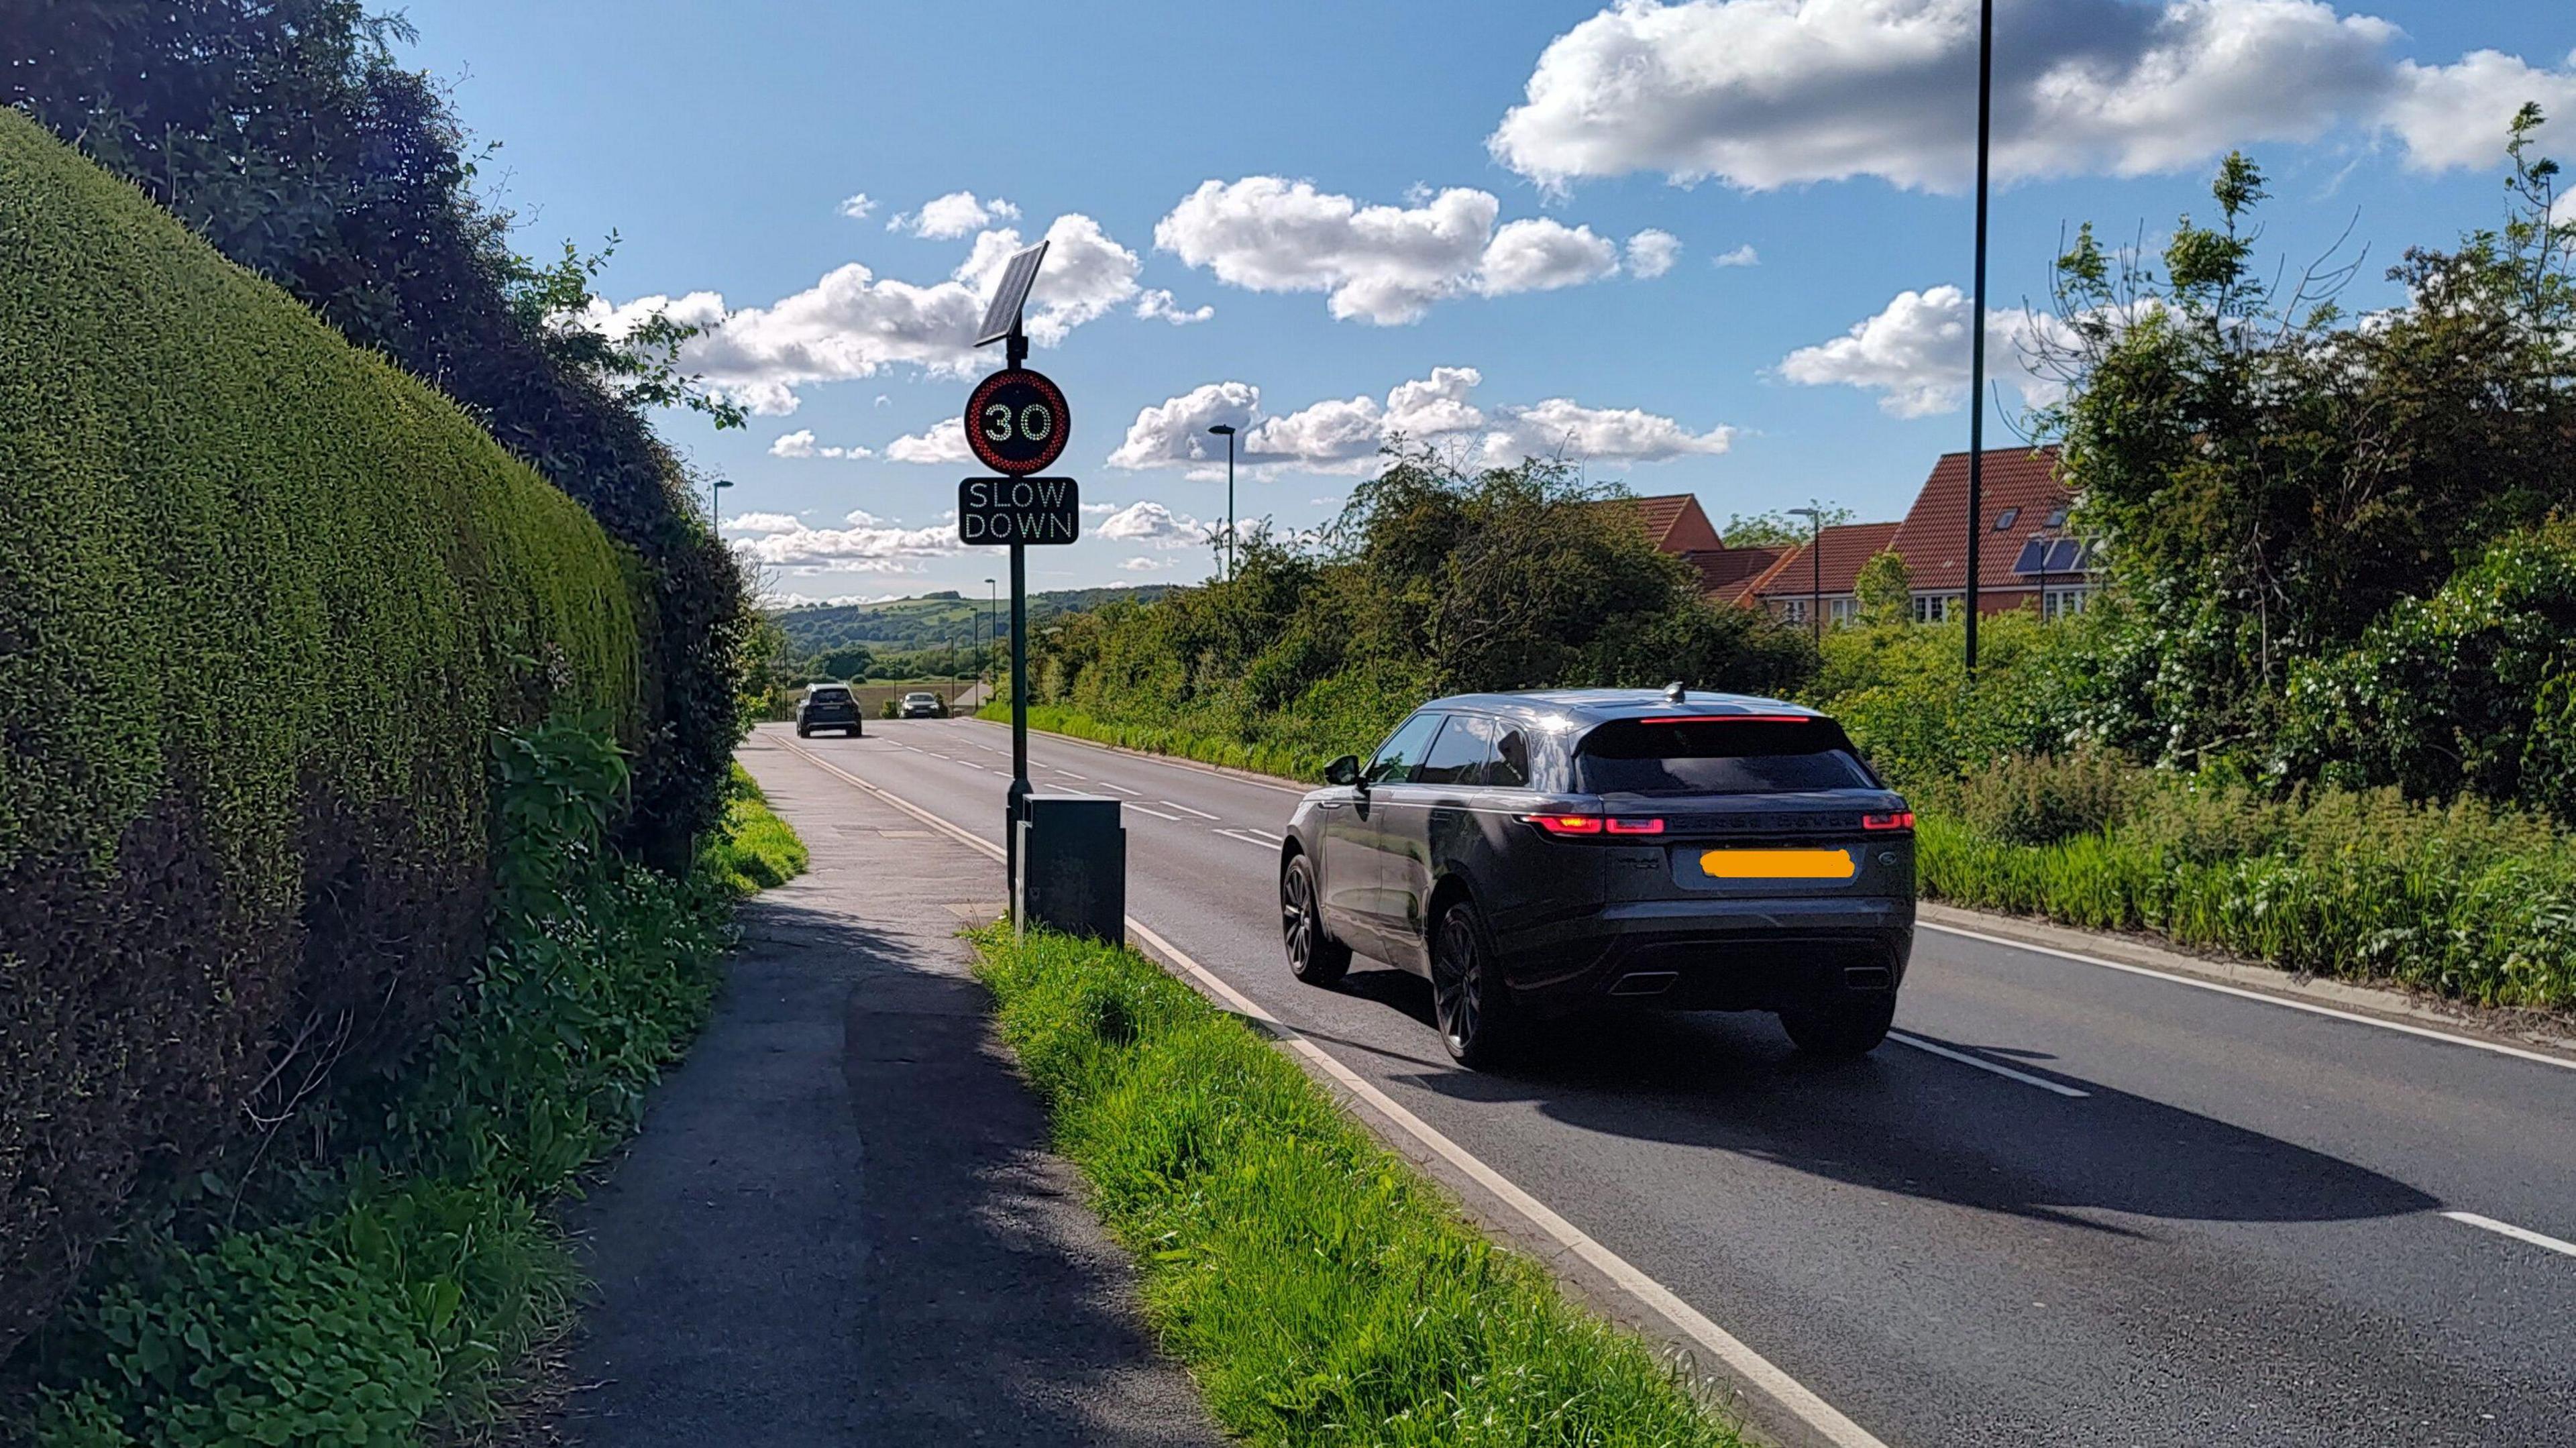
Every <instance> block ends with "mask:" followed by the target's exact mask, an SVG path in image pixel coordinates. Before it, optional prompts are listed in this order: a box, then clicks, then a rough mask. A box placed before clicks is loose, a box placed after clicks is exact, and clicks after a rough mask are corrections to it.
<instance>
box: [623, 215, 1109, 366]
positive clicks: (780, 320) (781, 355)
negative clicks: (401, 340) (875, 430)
mask: <svg viewBox="0 0 2576 1448" xmlns="http://www.w3.org/2000/svg"><path fill="white" fill-rule="evenodd" d="M1047 239H1048V241H1049V243H1050V245H1049V247H1048V251H1047V265H1046V270H1045V271H1044V272H1043V273H1041V274H1040V275H1039V277H1038V283H1037V288H1036V291H1035V293H1034V294H1033V296H1032V298H1031V313H1030V317H1029V336H1030V338H1031V340H1033V341H1035V342H1036V343H1037V344H1038V345H1040V346H1046V347H1051V346H1055V345H1057V344H1058V343H1061V342H1062V341H1063V340H1064V339H1065V337H1066V336H1067V334H1069V333H1070V332H1071V331H1072V330H1073V329H1074V328H1075V327H1078V326H1080V325H1082V324H1083V323H1085V322H1088V321H1091V320H1093V319H1095V318H1097V317H1100V316H1102V315H1104V314H1106V313H1107V312H1108V311H1109V310H1110V309H1111V308H1113V307H1116V306H1119V305H1121V304H1122V303H1124V302H1126V301H1127V300H1128V299H1130V298H1132V297H1134V296H1135V295H1136V272H1137V268H1138V263H1137V260H1136V254H1135V253H1134V252H1132V251H1129V250H1127V249H1126V248H1125V247H1122V246H1120V245H1119V244H1118V243H1117V242H1116V241H1115V240H1113V239H1111V238H1110V237H1109V235H1108V234H1107V233H1105V232H1103V231H1102V230H1101V229H1100V226H1099V223H1097V222H1095V221H1093V220H1092V219H1091V218H1090V217H1088V216H1083V215H1079V214H1074V213H1068V214H1066V215H1063V216H1059V217H1057V218H1056V219H1055V221H1054V223H1053V224H1051V225H1050V226H1049V227H1048V228H1047ZM1019 246H1020V235H1019V233H1018V232H1016V231H1011V230H1001V231H987V232H983V233H981V234H979V235H978V236H977V237H976V238H975V241H974V244H973V245H972V246H971V247H970V248H969V249H968V252H967V256H966V259H965V261H964V262H963V263H961V264H960V265H959V266H958V268H957V270H956V271H955V272H954V273H953V274H952V275H951V276H950V277H949V279H948V280H946V281H943V282H936V283H932V284H929V285H921V284H918V283H913V282H906V281H898V280H895V279H893V278H890V277H879V276H878V275H877V274H876V273H874V272H873V271H870V270H869V269H868V268H867V267H865V266H863V265H861V264H859V263H857V262H852V263H850V264H848V265H846V266H841V267H836V268H834V269H833V270H832V271H830V272H827V273H825V274H824V275H823V277H822V278H821V279H820V280H819V281H817V282H816V283H815V284H814V285H813V286H811V287H808V288H806V289H805V290H803V291H801V292H796V293H793V294H791V295H788V296H785V297H781V298H780V299H778V300H777V301H775V302H773V303H771V304H770V305H768V306H766V307H745V308H743V309H741V310H739V311H735V312H732V313H730V314H728V313H727V312H726V310H725V303H724V298H723V297H722V296H721V295H719V294H717V293H715V292H691V293H689V294H688V295H687V296H684V297H681V298H679V299H677V300H676V301H675V300H673V299H671V298H669V297H663V296H649V297H639V298H637V299H636V300H634V301H631V302H627V303H625V304H623V305H618V306H612V305H610V304H609V303H607V302H604V301H594V302H593V303H592V304H591V306H590V308H589V309H588V310H587V311H585V312H583V313H582V314H580V316H579V317H577V318H574V319H572V320H573V321H575V322H578V323H579V324H580V325H584V326H590V327H594V328H596V329H598V330H599V331H601V332H604V333H606V334H607V335H609V336H612V337H615V336H623V335H625V334H626V333H627V332H628V331H631V330H632V329H633V328H634V326H635V325H636V324H637V323H638V322H640V321H641V320H642V319H643V318H645V317H647V316H650V315H652V314H653V313H654V312H655V311H666V312H667V314H668V315H669V316H670V317H671V318H672V319H673V320H675V321H682V322H688V323H691V324H694V325H697V326H701V327H705V328H707V330H706V331H705V332H704V333H703V334H702V335H700V336H697V337H694V338H692V339H690V340H689V341H688V342H687V343H686V344H684V345H683V346H682V347H681V349H680V365H681V366H682V367H683V368H685V369H687V370H689V371H692V372H696V373H699V374H701V375H703V376H704V377H705V378H706V380H707V382H708V384H709V385H710V386H712V387H714V388H715V389H716V390H718V391H720V392H722V393H724V394H725V395H726V396H727V397H729V398H731V399H733V400H734V401H736V402H738V403H741V404H742V405H743V406H744V407H746V408H749V409H750V410H751V411H753V412H755V413H758V414H761V415H763V416H772V417H780V416H785V415H787V414H789V413H792V412H794V411H795V410H796V407H797V403H798V397H797V391H796V390H797V389H798V388H800V387H804V386H807V385H810V384H814V383H823V382H842V381H848V380H851V379H854V378H861V377H874V376H876V375H878V374H879V373H881V372H884V371H886V370H888V369H890V368H896V367H906V366H909V367H914V368H918V369H920V370H921V371H923V372H927V373H930V374H933V375H936V376H947V377H965V376H970V375H972V374H974V373H975V372H977V371H979V370H981V369H982V368H983V367H984V366H986V365H987V363H988V360H989V354H985V353H979V352H978V351H977V350H976V349H975V347H974V346H973V345H972V343H973V341H974V331H975V324H976V322H977V321H979V320H980V319H981V318H982V317H983V314H984V302H985V299H986V297H987V296H988V295H989V294H990V292H991V290H992V286H993V281H994V276H995V273H996V272H997V271H998V270H999V268H1000V266H1001V265H1002V262H1003V261H1004V260H1005V259H1007V258H1008V257H1009V255H1010V254H1011V253H1012V252H1013V251H1015V250H1017V249H1018V248H1019Z"/></svg>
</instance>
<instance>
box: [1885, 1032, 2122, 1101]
mask: <svg viewBox="0 0 2576 1448" xmlns="http://www.w3.org/2000/svg"><path fill="white" fill-rule="evenodd" d="M1887 1038H1888V1039H1889V1040H1891V1041H1894V1042H1896V1043H1897V1044H1898V1045H1900V1046H1912V1047H1913V1048H1914V1049H1916V1050H1918V1051H1929V1052H1931V1053H1932V1054H1933V1055H1935V1056H1940V1057H1943V1058H1945V1059H1947V1060H1952V1061H1956V1062H1958V1063H1959V1064H1961V1065H1963V1066H1974V1067H1976V1068H1977V1069H1978V1070H1980V1071H1992V1072H1994V1073H1995V1074H1996V1075H1998V1076H2002V1077H2004V1078H2006V1079H2008V1080H2013V1081H2019V1082H2020V1083H2021V1084H2023V1085H2024V1086H2036V1087H2038V1088H2039V1089H2040V1090H2042V1091H2054V1092H2056V1093H2057V1094H2058V1095H2060V1096H2065V1097H2069V1098H2072V1099H2075V1100H2081V1099H2083V1098H2085V1097H2087V1096H2090V1095H2092V1094H2093V1093H2092V1092H2090V1091H2078V1090H2076V1089H2075V1088H2074V1087H2072V1086H2062V1085H2059V1084H2058V1083H2057V1082H2055V1081H2051V1080H2049V1079H2048V1078H2047V1077H2045V1076H2034V1075H2032V1074H2030V1073H2029V1072H2028V1071H2016V1070H2014V1069H2013V1068H2012V1067H2010V1066H2006V1065H2003V1064H2001V1063H1999V1062H1995V1061H1989V1060H1987V1059H1986V1058H1985V1057H1983V1056H1971V1055H1969V1054H1968V1053H1967V1052H1965V1051H1954V1050H1951V1049H1950V1048H1949V1047H1947V1046H1943V1045H1936V1044H1934V1043H1933V1042H1931V1041H1926V1040H1924V1039H1922V1038H1921V1037H1919V1036H1909V1035H1907V1034H1905V1033H1904V1032H1903V1031H1890V1032H1888V1033H1887Z"/></svg>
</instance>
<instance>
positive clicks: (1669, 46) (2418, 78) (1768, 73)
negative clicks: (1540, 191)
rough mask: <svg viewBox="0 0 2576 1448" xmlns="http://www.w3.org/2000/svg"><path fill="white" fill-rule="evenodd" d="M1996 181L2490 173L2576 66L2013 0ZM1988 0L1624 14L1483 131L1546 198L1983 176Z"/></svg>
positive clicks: (2092, 2)
mask: <svg viewBox="0 0 2576 1448" xmlns="http://www.w3.org/2000/svg"><path fill="white" fill-rule="evenodd" d="M1997 10H1998V12H1999V13H1998V15H1997V17H1996V22H1995V36H1996V41H1995V75H1996V77H1997V82H1998V83H1997V86H1996V91H1995V110H1994V118H1995V125H1994V167H1995V174H1996V175H1997V176H1998V177H1999V178H2002V179H2006V180H2011V179H2016V178H2022V177H2035V176H2059V175H2073V174H2088V173H2097V172H2107V173H2111V174H2115V175H2138V174H2143V173H2148V172H2158V171H2170V170H2174V169H2176V168H2181V167H2190V166H2197V165H2200V164H2203V163H2205V162H2207V161H2208V160H2209V159H2210V158H2211V157H2213V156H2215V155H2217V154H2219V153H2220V152H2223V151H2225V150H2227V149H2228V148H2230V147H2233V146H2240V145H2248V144H2253V143H2258V142H2264V141H2293V142H2295V141H2308V140H2314V139H2316V138H2318V137H2320V136H2323V135H2325V134H2327V133H2328V132H2330V131H2332V130H2335V129H2338V128H2352V129H2359V130H2362V131H2369V132H2375V131H2388V132H2393V133H2394V134H2395V135H2396V136H2397V138H2398V139H2399V141H2400V142H2401V143H2402V144H2403V145H2404V146H2405V147H2406V151H2407V157H2408V160H2409V161H2410V163H2412V164H2415V165H2418V166H2423V167H2440V166H2456V165H2472V164H2482V163H2485V162H2490V161H2492V160H2494V159H2495V158H2496V157H2497V156H2498V155H2499V154H2500V150H2501V147H2502V145H2503V137H2504V123H2505V120H2506V119H2507V118H2508V117H2509V116H2510V115H2511V114H2512V112H2513V109H2514V107H2515V106H2517V105H2519V104H2520V103H2521V102H2522V101H2523V100H2525V99H2538V100H2540V101H2541V102H2542V103H2543V104H2544V105H2547V104H2549V103H2550V102H2551V101H2552V99H2553V98H2554V99H2556V101H2557V102H2558V104H2559V106H2560V107H2561V108H2562V109H2563V108H2564V107H2565V106H2566V105H2568V104H2569V103H2570V102H2571V101H2576V66H2571V68H2562V69H2559V70H2554V71H2545V70H2539V69H2535V68H2534V67H2531V66H2529V65H2527V64H2525V63H2524V62H2522V61H2521V60H2519V59H2516V58H2515V57H2512V56H2506V55H2501V54H2498V53H2496V52H2492V51H2481V52H2478V53H2476V54H2473V55H2471V56H2469V57H2467V58H2466V59H2464V60H2462V61H2460V62H2459V63H2458V64H2456V65H2449V66H2421V65H2418V64H2416V63H2414V62H2412V61H2404V60H2395V59H2392V57H2391V56H2390V55H2389V50H2390V48H2391V47H2392V46H2393V45H2394V44H2395V43H2396V41H2397V40H2398V38H2399V37H2400V34H2401V32H2400V31H2399V30H2398V28H2397V27H2396V26H2395V25H2392V24H2390V23H2389V22H2387V21H2385V20H2381V19H2378V18H2376V17H2372V16H2367V15H2345V14H2339V13H2338V12H2337V11H2336V10H2335V8H2334V7H2333V6H2332V5H2330V4H2327V3H2325V0H2162V3H2143V0H2002V3H2000V4H1999V5H1998V6H1997ZM1976 44H1977V0H1689V3H1685V4H1663V3H1658V0H1619V3H1617V4H1614V5H1613V6H1611V8H1609V9H1606V10H1603V11H1602V12H1600V13H1599V14H1597V15H1594V16H1593V17H1591V18H1590V19H1588V20H1585V21H1583V22H1581V23H1580V24H1578V25H1576V26H1575V27H1574V28H1573V29H1571V30H1569V31H1567V32H1566V33H1565V34H1563V35H1561V36H1559V37H1557V38H1556V40H1554V41H1553V42H1551V43H1550V44H1549V45H1548V47H1547V49H1546V51H1545V52H1544V53H1542V54H1541V55H1540V57H1539V60H1538V64H1537V66H1536V68H1535V69H1534V70H1533V71H1532V72H1531V74H1530V78H1529V82H1528V85H1527V93H1526V99H1525V100H1524V101H1523V103H1522V104H1520V105H1518V106H1515V107H1513V108H1512V109H1511V110H1510V112H1508V113H1507V114H1506V115H1505V116H1504V117H1503V120H1502V123H1501V124H1500V125H1499V126H1498V127H1497V128H1496V129H1495V131H1494V134H1493V135H1492V136H1491V137H1490V138H1488V141H1487V145H1488V146H1489V148H1490V149H1491V150H1492V151H1493V153H1494V155H1495V157H1496V158H1497V159H1499V160H1500V161H1502V162H1503V164H1504V165H1506V166H1508V167H1510V168H1511V169H1512V170H1514V171H1516V172H1519V173H1520V174H1521V175H1524V176H1527V177H1530V178H1531V179H1533V180H1536V181H1538V182H1540V183H1541V184H1543V185H1548V186H1558V187H1561V186H1563V185H1565V184H1566V183H1568V182H1571V181H1573V180H1576V179H1579V178H1583V177H1591V176H1614V175H1620V174H1624V173H1627V172H1632V171H1660V172H1662V173H1664V174H1665V175H1666V176H1667V177H1669V178H1671V179H1672V180H1674V181H1677V182H1689V181H1695V180H1700V179H1704V178H1715V179H1718V180H1722V181H1724V182H1726V183H1728V184H1730V185H1734V186H1740V187H1746V188H1752V189H1763V188H1769V187H1776V186H1788V185H1794V184H1797V183H1800V182H1808V181H1820V180H1840V179H1845V178H1849V177H1854V176H1876V177H1880V178H1882V179H1884V180H1886V181H1889V182H1892V183H1894V184H1895V185H1898V186H1904V187H1916V188H1923V189H1930V190H1956V189H1959V188H1961V187H1962V186H1964V185H1965V184H1966V183H1967V181H1968V180H1969V179H1970V173H1971V169H1972V165H1973V154H1974V127H1975V108H1974V106H1973V105H1970V104H1966V103H1963V98H1964V97H1968V96H1972V95H1973V94H1974V92H1975V86H1976Z"/></svg>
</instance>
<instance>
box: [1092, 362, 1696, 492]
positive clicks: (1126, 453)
mask: <svg viewBox="0 0 2576 1448" xmlns="http://www.w3.org/2000/svg"><path fill="white" fill-rule="evenodd" d="M1483 380H1484V378H1483V375H1482V374H1480V373H1479V372H1478V371H1477V370H1476V369H1475V368H1473V367H1436V368H1433V369H1432V372H1431V375H1430V376H1428V377H1425V378H1419V379H1415V380H1412V381H1407V382H1401V383H1398V384H1397V385H1396V386H1395V387H1393V388H1391V389H1389V391H1388V392H1387V394H1386V399H1385V400H1384V401H1383V402H1381V401H1379V400H1378V399H1377V398H1374V397H1368V396H1365V395H1363V396H1359V397H1345V398H1328V399H1326V400H1324V401H1321V402H1317V403H1313V404H1310V405H1309V406H1306V407H1302V408H1299V409H1298V410H1296V411H1294V412H1290V413H1286V414H1284V415H1281V416H1277V417H1265V416H1263V415H1262V414H1261V393H1260V390H1259V389H1258V388H1255V387H1253V386H1251V385H1250V384H1248V383H1242V382H1223V383H1209V384H1207V385H1205V386H1202V387H1199V388H1196V389H1194V390H1192V391H1190V392H1188V393H1184V394H1183V395H1181V396H1179V397H1175V398H1172V399H1171V400H1170V401H1168V402H1165V403H1163V404H1162V405H1160V406H1158V407H1149V408H1146V409H1144V410H1143V411H1142V412H1140V413H1138V414H1137V417H1136V422H1135V425H1134V426H1132V427H1130V428H1129V429H1128V430H1127V437H1126V439H1125V441H1123V442H1122V443H1120V444H1119V446H1118V449H1117V450H1116V451H1115V452H1113V453H1111V454H1110V456H1109V462H1110V465H1111V466H1113V467H1120V468H1158V467H1181V468H1187V469H1190V470H1191V472H1190V475H1191V476H1193V477H1198V476H1205V475H1206V474H1207V468H1206V466H1205V465H1206V464H1207V463H1209V462H1211V461H1219V460H1222V459H1223V458H1224V456H1225V448H1224V446H1223V444H1222V443H1219V442H1217V440H1216V439H1214V438H1210V437H1208V436H1207V435H1206V427H1207V425H1208V424H1209V423H1212V422H1232V423H1234V424H1235V426H1237V427H1240V428H1243V429H1244V431H1243V434H1242V436H1241V438H1240V439H1239V442H1240V445H1241V450H1240V452H1238V454H1237V460H1238V461H1239V462H1240V463H1242V464H1243V465H1245V466H1248V467H1250V468H1252V469H1254V470H1255V471H1256V473H1259V474H1269V473H1276V472H1281V471H1297V472H1308V473H1313V472H1324V473H1364V472H1367V471H1369V470H1370V469H1371V468H1372V467H1374V466H1375V465H1376V459H1377V456H1378V452H1379V450H1380V449H1381V448H1382V447H1384V446H1385V445H1386V444H1387V443H1388V442H1390V441H1392V440H1394V439H1395V438H1397V437H1403V438H1406V439H1409V440H1412V441H1417V442H1429V443H1433V444H1444V443H1445V444H1454V445H1456V446H1458V447H1460V448H1462V449H1463V450H1465V451H1466V452H1467V453H1469V454H1470V455H1471V456H1473V457H1474V458H1476V459H1477V460H1479V461H1482V462H1485V463H1488V464H1494V465H1508V464H1510V463H1514V462H1518V461H1519V460H1520V459H1521V457H1523V456H1524V455H1535V456H1540V457H1560V456H1561V457H1566V458H1574V459H1584V460H1589V461H1596V462H1627V463H1638V462H1662V461H1666V460H1669V459H1672V458H1678V457H1688V456H1694V455H1699V456H1707V455H1714V454H1718V453H1723V452H1725V451H1726V450H1727V448H1728V447H1729V446H1731V445H1732V443H1733V440H1734V436H1735V430H1734V429H1733V428H1729V427H1717V428H1712V429H1710V430H1709V431H1707V432H1699V433H1695V432H1692V431H1691V430H1689V429H1688V428H1686V427H1684V426H1682V425H1681V424H1680V423H1678V422H1675V421H1674V420H1673V419H1671V418H1669V417H1662V416H1658V415H1656V414H1654V413H1649V412H1643V411H1640V410H1637V409H1635V408H1593V407H1584V406H1582V405H1580V404H1578V403H1576V402H1574V401H1573V400H1571V399H1569V398H1563V397H1554V398H1549V399H1547V400H1545V401H1543V402H1538V403H1534V404H1531V405H1529V406H1522V407H1514V406H1504V407H1494V408H1480V407H1478V406H1477V405H1475V404H1474V403H1473V402H1471V401H1469V399H1468V394H1469V393H1470V392H1471V391H1472V390H1473V389H1474V388H1475V387H1477V386H1478V385H1479V384H1480V383H1482V382H1483ZM1211 443H1215V444H1216V445H1215V446H1213V447H1211V446H1210V444H1211Z"/></svg>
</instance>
